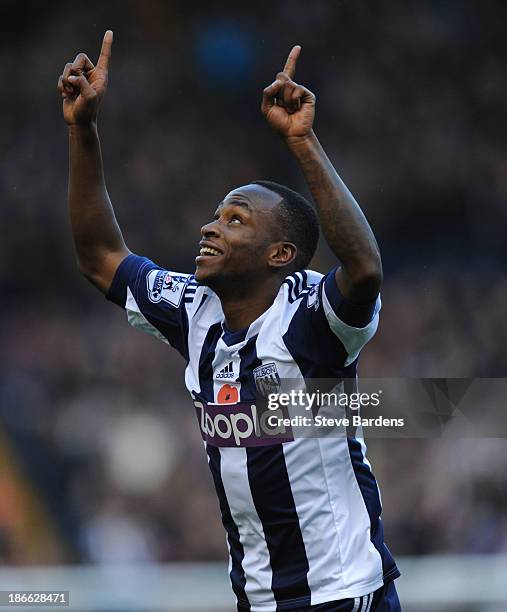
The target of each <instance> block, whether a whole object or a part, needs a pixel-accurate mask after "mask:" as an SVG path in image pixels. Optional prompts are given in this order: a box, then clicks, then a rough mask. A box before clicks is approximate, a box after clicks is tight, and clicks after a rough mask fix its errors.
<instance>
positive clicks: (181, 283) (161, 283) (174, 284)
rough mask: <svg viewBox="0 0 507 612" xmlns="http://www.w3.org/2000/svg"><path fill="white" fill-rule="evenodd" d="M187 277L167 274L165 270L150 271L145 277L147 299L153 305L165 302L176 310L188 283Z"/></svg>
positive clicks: (171, 273)
mask: <svg viewBox="0 0 507 612" xmlns="http://www.w3.org/2000/svg"><path fill="white" fill-rule="evenodd" d="M188 278H189V277H188V276H183V275H181V274H175V273H174V272H168V271H167V270H150V272H149V273H148V276H147V277H146V284H147V289H148V299H149V300H150V302H153V303H154V304H158V302H167V303H168V304H171V306H174V307H175V308H178V306H179V305H180V303H181V298H182V297H183V293H184V292H185V287H186V286H187V283H188Z"/></svg>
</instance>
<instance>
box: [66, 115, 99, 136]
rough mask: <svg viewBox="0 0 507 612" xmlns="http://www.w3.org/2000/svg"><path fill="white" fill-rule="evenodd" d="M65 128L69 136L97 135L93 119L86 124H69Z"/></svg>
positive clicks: (95, 122) (95, 123)
mask: <svg viewBox="0 0 507 612" xmlns="http://www.w3.org/2000/svg"><path fill="white" fill-rule="evenodd" d="M67 127H68V129H69V136H78V137H81V136H88V135H90V134H96V133H97V121H96V120H95V119H94V120H91V121H87V122H86V123H69V124H68V125H67Z"/></svg>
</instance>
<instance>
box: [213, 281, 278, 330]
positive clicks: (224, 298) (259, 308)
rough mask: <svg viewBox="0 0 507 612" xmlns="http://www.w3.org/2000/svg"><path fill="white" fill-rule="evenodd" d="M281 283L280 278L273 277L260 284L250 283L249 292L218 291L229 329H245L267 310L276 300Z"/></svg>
mask: <svg viewBox="0 0 507 612" xmlns="http://www.w3.org/2000/svg"><path fill="white" fill-rule="evenodd" d="M280 284H281V280H280V278H279V277H273V278H272V279H269V280H268V281H267V282H266V281H264V282H263V283H262V284H261V285H259V286H252V285H250V286H249V287H248V288H247V291H248V293H247V292H246V291H245V292H242V291H236V292H235V293H234V294H224V293H223V292H219V291H217V292H216V293H217V295H218V297H219V298H220V302H221V304H222V310H223V311H224V315H225V323H226V325H227V327H228V329H230V330H231V331H237V330H239V329H244V328H245V327H248V326H249V325H250V324H251V323H253V322H254V321H255V319H257V318H258V317H260V316H261V314H262V313H264V312H266V310H267V309H268V308H269V307H270V306H271V305H272V304H273V302H274V301H275V298H276V296H277V294H278V291H279V290H280Z"/></svg>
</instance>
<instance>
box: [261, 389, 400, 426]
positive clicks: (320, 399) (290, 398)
mask: <svg viewBox="0 0 507 612" xmlns="http://www.w3.org/2000/svg"><path fill="white" fill-rule="evenodd" d="M382 393H383V390H382V389H379V390H378V391H373V392H371V393H368V392H362V393H360V392H359V391H352V392H350V393H347V392H345V391H320V390H316V391H312V392H308V391H306V390H303V389H298V390H296V389H291V390H290V391H288V392H282V393H270V394H269V395H268V398H267V400H268V401H267V407H268V410H271V411H273V413H272V414H269V415H268V416H267V423H268V425H269V426H270V427H273V428H277V427H319V428H320V427H336V428H342V427H351V426H352V427H403V426H404V425H405V419H404V417H398V418H396V417H392V418H387V417H384V416H382V415H381V414H379V415H378V416H375V417H364V416H361V414H360V410H361V409H362V408H363V409H364V408H366V407H369V408H378V407H379V406H380V404H381V397H382ZM283 408H287V409H290V411H292V412H298V411H301V410H303V411H304V413H303V414H293V415H292V416H286V415H284V411H283V410H282V409H283ZM330 408H338V409H339V410H337V411H336V410H334V411H331V410H330Z"/></svg>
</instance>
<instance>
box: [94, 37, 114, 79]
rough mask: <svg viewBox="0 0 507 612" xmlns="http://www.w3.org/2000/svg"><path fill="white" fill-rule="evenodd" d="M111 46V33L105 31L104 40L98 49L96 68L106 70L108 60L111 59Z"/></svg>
mask: <svg viewBox="0 0 507 612" xmlns="http://www.w3.org/2000/svg"><path fill="white" fill-rule="evenodd" d="M112 46H113V32H112V30H107V32H106V33H105V34H104V40H103V41H102V48H101V49H100V55H99V59H98V61H97V67H100V68H103V69H104V70H107V69H108V66H109V58H110V57H111V47H112Z"/></svg>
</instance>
